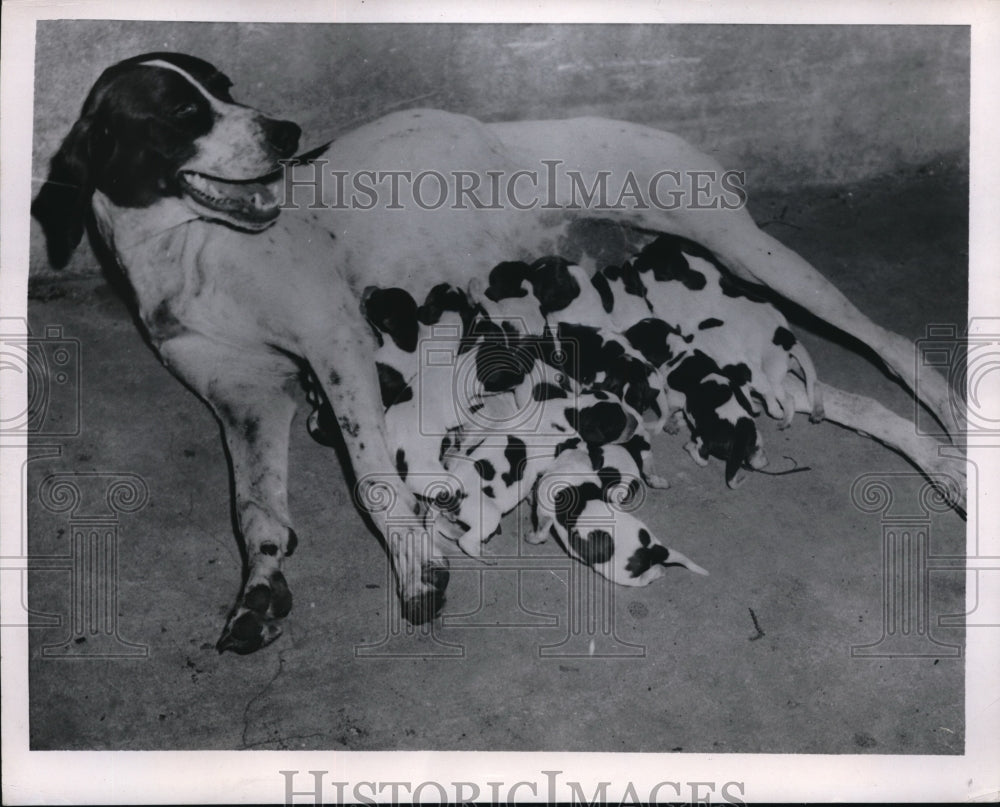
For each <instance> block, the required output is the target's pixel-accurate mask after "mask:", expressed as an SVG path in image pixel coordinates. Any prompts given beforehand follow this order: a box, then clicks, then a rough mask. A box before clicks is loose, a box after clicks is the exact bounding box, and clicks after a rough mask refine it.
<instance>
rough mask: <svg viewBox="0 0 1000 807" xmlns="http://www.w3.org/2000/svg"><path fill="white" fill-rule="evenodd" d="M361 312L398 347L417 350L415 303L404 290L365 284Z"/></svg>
mask: <svg viewBox="0 0 1000 807" xmlns="http://www.w3.org/2000/svg"><path fill="white" fill-rule="evenodd" d="M361 311H362V313H363V314H364V315H365V317H366V318H367V320H368V322H369V323H371V325H372V327H373V328H375V329H376V330H377V331H381V332H382V333H386V334H388V335H389V336H390V337H392V341H393V342H395V343H396V346H397V347H398V348H399V349H400V350H404V351H406V352H407V353H412V352H413V351H414V350H416V349H417V337H418V335H419V325H418V323H417V303H416V301H415V300H414V299H413V297H412V296H411V295H410V293H409V292H408V291H406V290H405V289H400V288H396V287H392V288H389V289H380V288H377V287H375V286H369V287H368V288H366V289H365V290H364V292H363V293H362V295H361Z"/></svg>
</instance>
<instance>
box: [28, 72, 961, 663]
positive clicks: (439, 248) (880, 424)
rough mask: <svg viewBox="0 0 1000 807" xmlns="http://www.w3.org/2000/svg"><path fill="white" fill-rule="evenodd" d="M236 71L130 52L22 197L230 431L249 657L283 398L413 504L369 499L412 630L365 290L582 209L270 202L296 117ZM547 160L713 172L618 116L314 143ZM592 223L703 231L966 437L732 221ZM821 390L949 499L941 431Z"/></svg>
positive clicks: (434, 119) (500, 160)
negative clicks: (125, 282)
mask: <svg viewBox="0 0 1000 807" xmlns="http://www.w3.org/2000/svg"><path fill="white" fill-rule="evenodd" d="M231 83H232V82H230V80H229V79H228V78H227V77H226V76H225V75H223V74H222V73H221V72H220V71H218V70H217V69H216V68H215V67H213V66H212V65H210V64H209V63H207V62H205V61H203V60H201V59H197V58H194V57H192V56H187V55H182V54H175V53H149V54H144V55H141V56H137V57H134V58H131V59H127V60H125V61H123V62H120V63H119V64H116V65H114V66H113V67H111V68H109V69H107V70H106V71H105V72H104V73H102V74H101V76H100V77H99V78H98V80H97V82H96V83H95V85H94V87H93V88H92V90H91V92H90V94H89V95H88V97H87V99H86V101H85V102H84V105H83V108H82V110H81V113H80V117H79V119H78V120H77V122H76V123H75V124H74V125H73V128H72V130H71V131H70V133H69V134H68V136H67V137H66V139H65V141H64V142H63V144H62V146H61V147H60V149H59V151H58V153H57V154H56V155H55V157H54V158H53V160H52V163H51V170H50V174H49V177H48V183H47V184H46V185H45V186H44V187H43V188H42V190H41V191H40V193H39V195H38V197H37V198H36V200H35V203H34V205H33V207H32V210H33V213H34V215H35V216H36V218H37V219H38V220H39V221H40V223H41V224H42V226H43V229H44V231H45V234H46V238H47V244H48V249H49V256H50V260H51V261H52V263H53V264H55V265H62V264H65V262H66V261H67V260H68V258H69V255H70V254H71V252H72V251H73V249H74V248H75V247H76V245H77V244H78V243H79V241H80V239H81V238H82V235H83V233H84V230H85V227H86V226H87V224H88V222H89V221H90V220H91V216H92V221H93V223H94V224H95V225H96V231H97V234H98V237H99V238H100V240H101V241H103V243H104V245H105V246H106V247H107V248H108V250H109V251H110V253H111V254H112V255H113V257H114V260H115V261H116V262H117V263H118V265H119V266H120V267H121V268H122V269H123V270H124V272H125V273H126V274H127V276H128V278H129V281H130V283H131V286H132V288H133V290H134V292H135V302H136V305H137V308H138V312H139V316H140V318H141V321H142V323H143V325H144V327H145V329H146V331H147V335H148V337H149V341H150V342H151V344H152V346H153V348H154V349H155V350H156V351H157V353H158V354H159V356H160V358H161V359H162V360H163V362H164V364H166V365H167V366H168V367H169V368H170V369H171V370H172V371H173V372H174V373H175V374H176V375H177V376H178V377H179V378H180V379H181V380H182V381H183V382H184V383H185V384H186V385H187V386H188V387H190V388H191V389H192V390H193V391H194V392H195V393H196V394H198V395H199V396H200V397H202V398H203V399H204V400H205V401H206V402H207V403H208V404H209V405H210V406H211V407H212V409H213V410H214V412H215V414H216V415H217V417H218V419H219V421H220V422H221V424H222V427H223V431H224V435H225V441H226V446H227V448H228V453H229V458H230V461H231V470H232V476H233V490H234V492H235V501H234V507H235V511H236V515H237V520H238V525H239V529H240V532H241V534H242V538H243V540H244V542H245V549H246V574H245V578H244V586H243V590H242V591H241V593H240V595H239V598H238V600H237V603H236V605H235V607H234V609H233V611H232V613H231V614H230V617H229V619H228V621H227V624H226V626H225V628H224V630H223V634H222V638H221V639H220V640H219V648H220V650H221V649H227V648H228V649H233V650H236V651H238V652H250V651H253V650H256V649H257V648H259V647H261V646H262V645H264V644H266V643H268V642H269V641H272V640H273V639H274V638H275V637H276V636H277V635H278V634H279V633H280V628H279V627H278V625H277V622H276V620H278V619H280V618H281V617H283V616H284V615H285V614H287V613H288V611H289V609H290V608H291V594H290V592H289V589H288V585H287V583H286V581H285V578H284V576H283V575H282V571H281V567H282V561H283V559H284V558H285V557H286V556H288V555H291V554H292V552H293V550H294V548H295V543H296V539H295V533H294V531H293V529H292V525H291V519H290V517H289V513H288V506H287V491H286V485H287V459H288V438H289V426H290V423H291V420H292V416H293V414H294V411H295V403H294V400H293V397H292V396H291V395H290V391H291V390H292V388H293V386H294V385H295V384H297V383H298V380H299V378H300V376H301V375H302V374H303V373H304V372H307V373H310V374H311V375H312V376H314V377H315V379H316V380H317V381H318V384H319V386H320V388H321V390H322V394H323V395H324V396H325V397H326V399H327V400H328V402H329V403H330V404H331V405H332V406H333V409H334V411H335V412H336V414H337V418H338V422H339V425H340V429H341V432H342V434H343V438H344V441H345V443H346V446H347V450H348V454H349V456H350V460H351V462H352V464H353V467H354V471H355V473H356V475H357V476H358V478H359V481H360V482H362V483H364V482H365V481H366V480H371V479H378V480H380V482H382V483H383V484H385V485H387V486H388V487H389V488H390V489H391V493H392V496H393V497H394V511H395V512H396V513H399V512H404V513H412V514H414V519H413V521H411V522H408V523H409V524H411V525H412V527H408V526H406V524H407V522H404V526H403V527H400V526H399V525H400V522H399V521H395V520H393V519H390V518H389V516H388V515H387V514H388V512H389V510H388V509H387V508H384V507H383V508H380V507H373V506H369V507H368V509H369V511H370V513H371V516H372V518H373V520H374V523H375V525H376V527H377V528H378V529H379V531H380V532H381V533H382V535H383V536H384V538H385V541H386V544H387V548H388V552H389V555H390V557H391V559H392V563H393V566H394V570H395V574H396V579H397V584H398V592H399V595H400V597H401V599H402V603H403V613H404V615H405V616H406V618H407V619H409V620H410V621H412V622H415V623H419V622H423V621H426V620H428V619H430V618H432V617H433V616H434V615H435V614H436V613H437V612H438V610H439V609H440V608H441V606H442V604H443V602H444V589H445V586H446V585H447V579H448V573H447V567H446V565H445V564H444V563H443V562H442V561H441V560H440V559H437V558H434V557H433V554H432V552H431V548H430V542H429V541H428V540H426V536H425V535H423V534H422V533H423V531H422V530H421V529H420V521H419V518H418V517H417V514H419V513H420V508H419V507H418V502H417V500H416V499H415V498H414V496H413V494H412V493H411V492H409V491H408V490H407V488H406V486H405V485H404V484H403V483H402V481H401V480H399V479H398V478H395V477H393V475H392V474H391V473H390V472H391V470H392V469H393V467H394V466H393V462H392V459H391V457H390V456H389V451H388V449H387V447H386V441H385V435H384V428H383V423H382V416H381V411H380V409H379V408H378V406H377V405H376V402H377V401H378V400H379V390H378V382H377V378H376V373H375V367H374V362H373V361H372V360H371V356H372V350H373V338H372V335H371V333H370V331H369V329H368V328H367V326H366V324H365V322H364V320H363V318H362V316H361V313H360V310H359V300H360V296H361V292H362V291H363V289H364V288H366V287H367V286H369V285H377V286H390V285H394V286H401V287H405V288H407V289H408V290H409V291H410V292H411V293H413V294H414V296H416V297H418V298H419V299H422V298H423V295H424V294H425V293H426V292H427V291H428V290H429V289H430V288H431V287H432V286H433V285H435V284H437V283H440V282H449V283H453V284H455V285H459V286H462V287H464V286H466V285H467V283H468V280H469V279H470V278H471V277H473V276H479V277H486V275H487V274H488V272H489V269H490V268H491V267H493V266H495V265H496V264H498V263H500V262H502V261H505V260H511V259H515V258H518V257H519V256H522V255H524V254H534V255H537V254H543V253H545V252H551V251H552V250H551V249H549V248H547V247H549V246H550V245H551V244H552V243H553V242H554V241H555V240H556V239H557V238H558V236H559V234H560V233H562V232H564V231H565V230H564V227H565V225H566V223H567V222H568V221H570V220H574V219H581V218H584V217H585V216H586V212H587V211H584V210H573V209H569V207H568V206H567V203H568V202H569V201H570V200H569V199H568V198H567V197H566V196H565V192H566V190H568V189H565V188H563V189H559V190H558V191H557V193H558V196H557V198H554V199H549V200H548V201H549V202H551V203H552V204H549V205H535V206H530V205H527V204H520V205H518V206H517V207H516V208H515V207H511V206H509V205H505V206H502V209H488V210H480V209H476V207H475V206H474V205H467V206H466V207H465V208H464V209H456V206H453V205H443V206H441V207H440V208H439V209H436V210H430V209H414V208H412V207H409V208H407V209H406V210H399V209H387V208H386V207H385V206H375V207H374V208H372V209H370V210H361V209H351V208H350V207H348V208H347V209H342V208H341V207H340V206H336V207H335V206H333V205H331V204H324V203H323V202H322V201H319V203H318V204H317V205H316V207H315V208H314V209H303V210H298V211H295V210H286V211H282V209H281V206H280V205H279V199H278V195H277V189H278V186H277V185H276V184H275V183H274V179H275V177H274V174H273V172H275V171H276V170H277V169H279V168H280V167H281V166H280V164H281V161H282V160H284V159H286V158H289V157H291V156H292V155H294V154H295V152H296V150H297V148H298V140H299V135H300V132H299V128H298V127H297V126H296V125H295V124H293V123H291V122H288V121H280V120H275V119H273V118H270V117H268V116H266V115H263V114H261V113H260V112H258V111H256V110H254V109H251V108H249V107H247V106H244V105H242V104H238V103H236V102H235V101H234V100H233V99H232V97H231V96H230V93H229V87H230V86H231ZM553 158H555V159H559V160H562V161H564V162H565V164H566V165H569V166H579V167H581V168H583V169H585V170H586V171H593V172H598V171H608V172H611V175H612V176H625V175H626V174H628V173H631V174H632V175H633V176H635V177H636V178H637V179H638V181H639V183H640V184H641V185H648V183H649V180H650V179H651V178H652V177H653V176H654V175H655V174H656V173H657V172H660V171H665V170H670V171H675V172H691V171H709V172H712V171H718V168H717V166H716V165H715V163H714V162H713V161H712V160H710V159H709V158H708V157H706V156H705V155H703V154H701V153H699V152H698V151H697V150H695V149H694V148H692V147H691V146H690V145H688V144H687V143H685V142H684V141H682V140H681V139H679V138H677V137H675V136H673V135H670V134H666V133H664V132H661V131H657V130H653V129H648V128H644V127H640V126H634V125H631V124H627V123H621V122H617V121H608V120H599V119H586V120H575V121H574V120H570V121H549V122H532V123H502V124H486V125H484V124H481V123H479V122H477V121H474V120H472V119H470V118H466V117H462V116H458V115H452V114H448V113H444V112H435V111H421V110H417V111H408V112H401V113H397V114H393V115H389V116H388V117H386V118H383V119H381V120H378V121H375V122H374V123H372V124H369V125H367V126H364V127H362V128H360V129H358V130H356V131H354V132H352V133H350V134H348V135H347V136H345V137H343V138H342V139H341V140H338V141H336V142H334V143H333V144H332V145H331V146H330V147H329V148H328V149H327V150H326V152H325V153H324V154H323V155H322V160H325V164H326V165H328V166H329V167H330V170H348V171H350V170H355V171H360V170H372V169H374V170H376V171H383V172H391V171H400V170H402V171H413V172H420V171H435V172H439V173H441V174H443V175H445V176H449V175H451V173H452V172H454V171H455V170H456V169H461V170H463V171H465V172H466V173H467V174H470V175H471V174H475V175H477V176H479V177H480V178H481V179H482V183H481V184H482V186H483V187H486V186H488V181H487V180H488V179H489V177H490V176H491V175H493V176H499V175H502V176H506V177H510V176H512V175H513V174H514V173H516V172H518V171H523V170H526V169H536V168H538V167H539V166H541V165H542V164H543V161H544V160H551V159H553ZM494 172H499V174H496V173H494ZM269 175H270V176H269ZM587 184H588V186H589V185H590V184H591V183H589V182H588V183H587ZM335 190H336V183H335V182H333V181H331V182H329V183H324V187H323V189H322V191H323V192H324V193H327V194H329V193H334V192H335ZM307 201H308V200H307ZM332 201H334V200H331V199H329V198H327V199H326V202H327V203H330V202H332ZM522 201H523V200H522ZM601 215H602V216H604V217H607V218H613V219H618V220H620V221H622V222H623V223H626V224H628V225H629V226H632V227H635V228H641V229H644V230H649V231H665V232H672V233H676V234H679V235H683V236H685V237H687V238H689V239H691V240H693V241H695V242H698V243H700V244H702V245H703V246H705V247H706V248H708V249H709V250H711V251H712V252H714V253H715V254H716V255H717V256H718V258H719V259H720V260H721V261H722V262H723V263H724V264H725V265H726V266H727V267H728V268H729V269H730V270H731V271H733V272H734V273H735V274H736V275H738V276H739V277H741V278H743V279H744V280H748V281H751V282H756V283H761V284H764V285H766V286H769V287H770V288H771V289H773V290H774V291H775V292H777V293H778V294H780V295H783V296H784V297H786V298H788V299H789V300H791V301H793V302H795V303H798V304H799V305H801V306H803V307H804V308H806V309H807V310H809V311H810V312H812V313H813V314H815V315H816V316H818V317H820V318H821V319H823V320H826V321H827V322H829V323H830V324H832V325H834V326H836V327H838V328H840V329H842V330H844V331H846V332H847V333H849V334H851V335H853V336H855V337H857V338H858V339H859V340H860V341H861V342H863V343H865V344H867V345H869V346H871V347H872V348H873V349H874V350H875V351H876V352H877V353H878V355H879V356H880V357H881V359H882V360H883V361H884V362H885V364H886V366H887V368H888V369H889V370H890V371H891V372H893V373H895V374H896V375H897V376H898V377H899V378H900V380H901V381H902V382H903V383H904V384H906V385H908V386H909V387H910V388H911V389H914V390H915V391H916V392H917V393H918V394H919V396H920V398H921V400H922V402H923V403H924V404H925V405H926V406H927V407H928V409H929V410H930V411H931V412H932V413H933V414H934V415H935V416H936V417H937V418H938V419H939V421H940V422H941V423H942V424H943V425H944V426H945V428H946V429H947V431H948V432H949V433H950V434H951V435H955V436H957V435H958V434H959V430H960V423H959V421H958V419H957V418H956V415H955V414H954V412H953V410H952V407H951V402H950V395H949V390H948V387H947V385H946V383H945V381H944V380H943V379H942V378H940V377H937V376H933V377H930V376H922V377H921V383H920V387H919V390H918V389H917V388H916V386H915V375H914V372H915V371H914V362H913V356H914V353H913V346H912V344H911V343H910V342H909V341H907V340H906V339H904V338H902V337H900V336H897V335H895V334H892V333H889V332H887V331H885V330H884V329H882V328H880V327H878V326H877V325H875V324H873V323H872V322H870V321H869V320H868V319H867V318H865V317H864V316H863V315H862V314H861V313H860V312H859V311H858V310H857V309H856V308H855V307H854V306H853V305H852V304H851V303H850V302H848V301H847V300H846V299H845V298H844V297H843V295H841V294H840V293H839V292H838V291H837V290H836V289H835V288H834V287H833V286H832V285H831V284H830V283H829V282H827V281H826V280H825V279H824V278H823V277H822V276H821V275H820V274H819V273H818V272H817V271H816V270H815V269H813V268H812V267H811V266H810V265H809V264H808V263H806V262H805V261H804V260H803V259H802V258H800V257H799V256H798V255H796V254H794V253H793V252H791V251H790V250H788V249H786V248H785V247H783V246H782V245H781V244H780V243H778V242H777V241H775V240H774V239H773V238H771V237H770V236H768V235H767V234H765V233H763V232H762V231H760V230H759V229H758V228H757V227H756V226H755V225H754V223H753V221H752V220H751V219H750V217H749V215H748V214H747V213H746V212H745V211H743V210H732V209H729V210H727V209H694V208H693V207H691V206H689V205H684V204H681V205H677V206H676V207H674V208H673V209H670V210H666V209H663V208H662V207H647V208H646V209H624V210H605V211H602V212H601ZM824 398H825V402H826V413H827V417H828V418H829V419H831V420H834V421H838V422H841V423H843V424H844V425H847V426H849V427H851V428H855V429H858V430H861V431H865V432H867V433H869V434H871V435H872V436H874V437H876V438H877V439H880V440H882V441H884V442H887V443H889V444H890V445H892V446H893V447H895V448H897V449H899V450H901V451H903V452H904V453H906V454H907V455H908V456H909V457H910V458H911V459H913V460H914V462H916V463H917V464H918V465H919V466H920V467H921V468H922V469H923V470H924V471H925V472H926V473H928V474H937V473H938V472H942V473H947V472H950V473H951V474H952V476H953V478H954V479H955V480H958V481H957V483H956V484H955V485H954V486H953V488H952V490H951V491H950V495H951V496H952V498H953V499H954V500H959V499H961V496H962V495H963V494H962V489H961V487H962V486H961V483H960V476H961V471H960V465H959V464H957V463H954V462H950V461H947V460H945V459H943V458H940V457H939V456H938V451H937V443H936V442H935V441H933V440H928V439H926V438H919V437H917V436H916V435H915V430H914V429H913V427H912V424H910V423H909V422H908V421H905V420H903V419H902V418H899V417H897V416H895V415H892V414H891V413H889V412H888V411H887V410H884V409H883V408H881V407H879V406H878V405H877V404H875V403H874V402H872V401H867V400H866V399H863V398H859V397H858V396H851V395H849V394H848V393H841V392H839V391H836V390H829V389H825V390H824ZM362 498H363V497H362ZM369 504H370V503H369Z"/></svg>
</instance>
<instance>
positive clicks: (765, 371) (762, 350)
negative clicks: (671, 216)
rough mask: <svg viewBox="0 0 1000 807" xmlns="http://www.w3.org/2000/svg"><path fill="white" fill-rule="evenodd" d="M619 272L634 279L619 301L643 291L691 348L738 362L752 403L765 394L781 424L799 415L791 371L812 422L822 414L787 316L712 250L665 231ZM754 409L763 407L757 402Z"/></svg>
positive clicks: (809, 366) (811, 372) (810, 368)
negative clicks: (808, 405)
mask: <svg viewBox="0 0 1000 807" xmlns="http://www.w3.org/2000/svg"><path fill="white" fill-rule="evenodd" d="M609 270H610V268H609ZM609 270H605V271H606V272H607V271H609ZM618 272H619V274H622V275H623V276H625V277H626V278H628V281H629V282H628V283H625V284H624V288H625V289H626V291H625V292H624V293H622V294H618V295H615V297H614V300H615V305H616V306H618V304H619V301H620V300H621V299H622V298H627V299H629V300H630V301H631V300H635V299H636V297H635V295H637V294H640V293H641V294H642V295H643V296H644V299H645V302H646V303H648V308H649V310H650V312H651V315H652V316H654V317H656V318H658V319H661V320H663V321H664V322H667V323H669V324H671V325H672V326H674V327H675V328H676V329H678V330H679V331H680V332H681V333H684V334H689V335H691V336H692V337H693V338H692V340H691V341H692V343H693V345H692V346H693V347H696V348H697V349H699V350H701V351H702V352H703V353H705V354H706V355H707V356H710V357H711V358H712V359H714V360H715V361H716V363H718V364H719V366H720V367H722V366H726V365H733V366H734V367H738V368H739V373H740V374H742V375H745V376H746V381H745V383H744V384H743V388H744V393H745V394H746V395H747V396H748V397H750V400H751V403H753V397H757V398H760V399H761V400H762V401H763V402H764V407H765V409H766V410H767V413H768V415H770V416H771V417H773V418H778V419H780V420H781V427H783V428H786V427H788V426H789V425H791V422H792V417H793V415H794V414H795V401H794V396H793V394H792V392H791V389H790V387H789V386H788V385H786V383H785V382H786V379H787V376H788V374H789V372H795V374H796V375H798V376H799V377H800V378H801V379H802V380H803V382H804V383H805V386H806V394H807V396H808V398H809V400H810V402H811V410H812V411H811V413H810V420H812V421H813V422H818V421H820V420H822V419H823V402H822V399H821V396H820V394H819V392H818V391H817V389H816V386H815V381H816V369H815V367H814V365H813V362H812V359H811V358H810V356H809V353H808V352H807V351H806V349H805V347H804V346H803V345H802V344H801V343H799V342H798V341H797V340H796V338H795V335H794V334H793V333H792V332H791V330H790V329H789V327H788V322H787V320H786V319H785V317H784V316H783V315H782V314H781V312H780V311H778V309H777V308H775V307H774V306H773V305H771V304H770V303H768V302H766V301H765V300H764V299H763V298H761V297H759V296H757V295H755V294H754V293H753V291H752V290H750V289H748V288H747V287H746V285H745V284H738V283H737V282H736V281H734V280H732V279H731V275H729V273H728V272H727V271H726V269H725V267H723V266H722V264H720V263H719V261H718V259H717V258H716V257H715V256H714V255H712V253H711V252H709V251H708V250H706V249H705V248H704V247H702V246H701V245H699V244H696V243H694V242H693V241H690V240H688V239H686V238H681V237H679V236H674V235H661V236H659V237H658V238H656V239H655V240H654V241H652V242H651V243H650V244H648V245H647V246H646V247H644V248H643V249H642V250H641V251H640V252H639V254H638V255H636V256H635V257H634V258H633V259H631V260H630V261H627V262H626V264H625V265H624V266H623V267H621V268H620V269H619V270H618ZM638 309H639V310H640V311H641V306H639V307H638ZM645 316H650V314H646V315H645ZM633 324H634V323H633ZM754 410H755V411H759V410H758V408H757V407H756V405H754Z"/></svg>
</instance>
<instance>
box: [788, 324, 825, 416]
mask: <svg viewBox="0 0 1000 807" xmlns="http://www.w3.org/2000/svg"><path fill="white" fill-rule="evenodd" d="M788 355H789V356H791V357H792V358H793V359H795V362H796V363H797V364H798V365H799V370H800V371H801V376H802V380H803V381H804V382H805V385H806V396H807V397H808V398H809V401H810V402H811V403H812V408H811V409H810V410H809V420H810V421H811V422H813V423H819V422H820V421H822V420H823V418H824V417H825V415H824V413H823V393H822V392H820V390H819V389H817V387H816V366H815V365H814V364H813V361H812V356H810V355H809V351H808V350H806V348H805V345H803V344H802V343H801V342H796V343H795V344H794V345H792V347H791V348H790V349H789V351H788Z"/></svg>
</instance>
